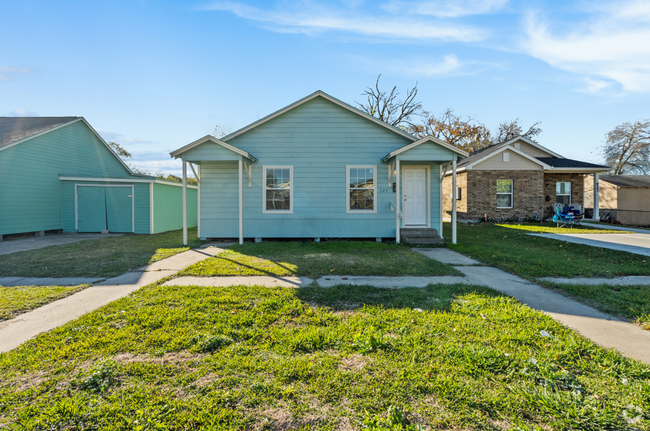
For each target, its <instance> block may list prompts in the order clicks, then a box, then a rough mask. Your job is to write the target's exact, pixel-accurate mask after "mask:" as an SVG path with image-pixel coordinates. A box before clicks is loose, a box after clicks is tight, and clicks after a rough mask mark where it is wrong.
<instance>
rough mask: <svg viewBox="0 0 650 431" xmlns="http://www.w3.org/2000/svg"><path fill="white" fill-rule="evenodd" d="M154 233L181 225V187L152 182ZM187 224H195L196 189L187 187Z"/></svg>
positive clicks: (179, 227)
mask: <svg viewBox="0 0 650 431" xmlns="http://www.w3.org/2000/svg"><path fill="white" fill-rule="evenodd" d="M153 187H154V192H153V193H154V198H153V207H154V218H153V225H154V233H160V232H167V231H169V230H176V229H181V228H182V227H183V188H182V187H177V186H170V185H167V184H154V185H153ZM187 226H188V227H195V226H196V189H190V188H188V189H187Z"/></svg>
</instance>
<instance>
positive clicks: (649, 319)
mask: <svg viewBox="0 0 650 431" xmlns="http://www.w3.org/2000/svg"><path fill="white" fill-rule="evenodd" d="M540 284H542V285H543V286H545V287H549V288H552V289H559V290H562V291H564V292H568V293H569V294H570V295H572V296H574V297H576V299H578V300H580V301H582V302H587V303H588V304H589V305H592V306H593V307H595V308H598V309H599V310H601V311H604V312H606V313H610V314H613V315H615V316H618V317H622V318H624V319H629V320H632V321H633V322H635V323H636V324H638V325H640V326H641V327H642V328H644V329H648V330H650V286H643V285H637V286H621V285H609V284H599V285H595V286H594V285H577V284H557V283H553V282H548V281H543V282H541V283H540Z"/></svg>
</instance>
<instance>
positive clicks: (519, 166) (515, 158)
mask: <svg viewBox="0 0 650 431" xmlns="http://www.w3.org/2000/svg"><path fill="white" fill-rule="evenodd" d="M503 153H509V154H510V161H508V162H504V161H503ZM541 169H542V166H541V165H539V164H538V163H534V162H532V161H530V160H528V159H527V158H525V157H523V156H520V155H519V154H517V153H515V152H514V151H508V150H505V151H503V152H501V153H497V154H495V155H493V156H492V157H490V158H489V159H487V160H486V161H484V162H481V163H478V164H476V165H474V166H473V167H472V170H473V171H539V170H541Z"/></svg>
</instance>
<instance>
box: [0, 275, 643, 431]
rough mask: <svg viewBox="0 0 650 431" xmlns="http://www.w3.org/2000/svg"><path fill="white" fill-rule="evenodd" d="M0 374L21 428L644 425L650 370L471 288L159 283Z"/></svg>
mask: <svg viewBox="0 0 650 431" xmlns="http://www.w3.org/2000/svg"><path fill="white" fill-rule="evenodd" d="M364 304H365V305H364ZM418 308H419V309H421V311H420V310H418ZM0 375H2V376H3V378H2V379H0V428H1V427H2V425H3V424H4V425H5V426H7V427H9V428H11V429H20V430H63V429H78V430H82V429H83V430H91V429H92V430H94V429H102V430H103V429H111V430H132V429H137V430H171V429H173V430H194V429H196V430H198V429H207V430H217V429H218V430H223V429H228V430H243V429H247V430H257V429H260V430H261V429H277V430H280V429H302V430H316V429H318V430H336V429H370V430H420V429H457V430H461V429H463V430H466V429H472V430H500V429H512V430H542V429H554V430H578V429H580V430H603V429H610V430H614V429H616V430H619V429H620V430H622V429H632V428H628V427H631V426H633V427H634V429H642V430H649V429H650V367H648V366H646V365H642V364H640V363H638V362H635V361H632V360H628V359H625V358H623V357H621V356H620V355H619V354H618V353H616V352H615V351H613V350H605V349H602V348H600V347H598V346H596V345H595V344H594V343H592V342H590V341H589V340H586V339H585V338H582V337H580V336H579V335H577V334H576V333H575V332H573V331H571V330H569V329H567V328H565V327H563V326H562V325H560V324H559V323H557V322H556V321H554V320H553V319H551V318H550V317H548V316H546V315H544V314H542V313H540V312H536V311H533V310H531V309H529V308H527V307H525V306H523V305H521V304H520V303H518V302H516V301H514V300H512V299H510V298H507V297H504V296H500V295H498V294H497V293H495V292H494V291H491V290H489V289H486V288H482V287H471V286H464V285H456V286H430V287H428V288H425V289H414V288H412V289H401V290H392V289H374V288H364V287H348V286H339V287H335V288H329V289H323V288H317V287H312V288H304V289H282V288H263V287H243V286H231V287H227V288H214V287H195V286H194V287H191V286H190V287H187V286H184V287H161V286H160V285H152V286H148V287H145V288H143V289H141V290H140V291H138V292H136V293H134V294H133V295H131V296H129V297H127V298H123V299H121V300H119V301H115V302H113V303H111V304H109V305H108V306H106V307H103V308H102V309H99V310H97V311H95V312H92V313H90V314H87V315H85V316H83V317H82V318H80V319H78V320H76V321H74V322H71V323H69V324H67V325H65V326H63V327H61V328H59V329H56V330H53V331H51V332H49V333H46V334H43V335H41V336H39V337H37V338H36V339H35V340H32V341H30V342H28V343H26V344H24V345H23V346H21V347H19V348H18V349H16V350H14V351H11V352H9V353H7V354H2V355H0Z"/></svg>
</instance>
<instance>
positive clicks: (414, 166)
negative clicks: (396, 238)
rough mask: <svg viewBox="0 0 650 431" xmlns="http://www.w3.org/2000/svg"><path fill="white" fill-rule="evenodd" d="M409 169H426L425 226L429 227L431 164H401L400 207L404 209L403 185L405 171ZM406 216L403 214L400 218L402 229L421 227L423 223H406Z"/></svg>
mask: <svg viewBox="0 0 650 431" xmlns="http://www.w3.org/2000/svg"><path fill="white" fill-rule="evenodd" d="M409 169H425V170H426V176H427V185H426V187H427V190H426V196H427V224H426V227H427V228H430V227H431V166H429V165H402V191H401V193H402V208H404V209H406V206H405V205H404V185H405V184H406V182H405V174H406V171H408V170H409ZM405 220H406V216H404V218H403V220H402V227H403V228H404V229H409V228H413V229H418V228H420V229H421V228H422V227H423V226H424V225H410V226H409V225H407V224H406V222H405Z"/></svg>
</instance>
